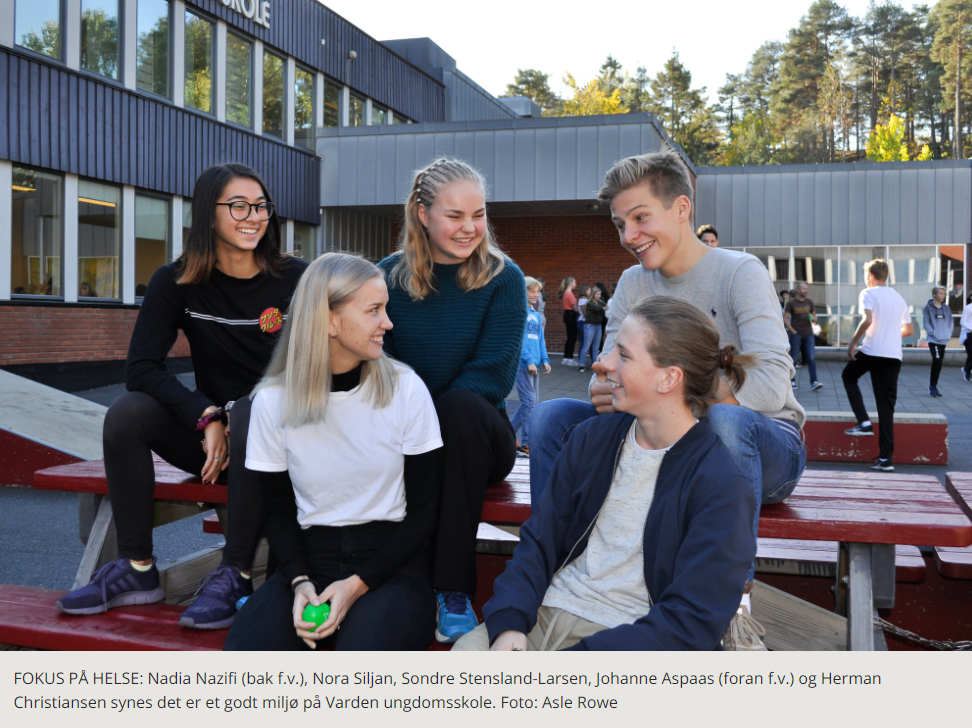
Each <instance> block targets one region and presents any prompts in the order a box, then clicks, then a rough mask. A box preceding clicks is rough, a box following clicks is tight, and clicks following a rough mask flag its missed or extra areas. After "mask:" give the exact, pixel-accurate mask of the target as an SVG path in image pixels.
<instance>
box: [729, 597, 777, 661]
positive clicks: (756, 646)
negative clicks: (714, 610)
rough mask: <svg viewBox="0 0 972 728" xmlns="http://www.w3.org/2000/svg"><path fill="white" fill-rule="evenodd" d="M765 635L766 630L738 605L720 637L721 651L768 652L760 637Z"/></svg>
mask: <svg viewBox="0 0 972 728" xmlns="http://www.w3.org/2000/svg"><path fill="white" fill-rule="evenodd" d="M765 634H766V628H765V627H763V625H761V624H760V623H759V622H757V621H756V620H755V619H753V615H751V614H750V613H749V610H748V609H746V607H744V606H742V605H739V609H737V610H736V615H735V616H734V617H733V618H732V621H731V622H730V623H729V627H728V628H727V629H726V633H725V634H724V635H722V649H724V650H735V651H739V652H742V651H746V652H768V651H769V650H767V649H766V645H764V644H763V640H761V639H760V637H762V636H764V635H765Z"/></svg>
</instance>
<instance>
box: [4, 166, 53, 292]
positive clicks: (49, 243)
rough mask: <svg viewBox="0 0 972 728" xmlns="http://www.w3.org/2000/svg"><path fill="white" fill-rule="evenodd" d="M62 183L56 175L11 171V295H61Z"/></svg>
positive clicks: (19, 170) (23, 168) (23, 169)
mask: <svg viewBox="0 0 972 728" xmlns="http://www.w3.org/2000/svg"><path fill="white" fill-rule="evenodd" d="M62 184H63V183H62V180H61V178H60V177H58V176H57V175H55V174H48V173H47V172H38V171H36V170H33V169H27V168H26V167H14V168H13V186H12V190H11V192H12V196H13V200H12V203H13V205H12V208H11V209H12V212H13V215H12V216H11V217H12V220H11V226H12V230H11V232H12V235H11V241H12V245H11V249H10V250H11V252H10V257H11V260H10V263H11V265H10V273H11V281H10V283H11V290H12V291H13V293H14V295H33V296H60V295H61V250H62V243H63V239H64V238H63V226H62V208H63V201H64V192H63V188H62Z"/></svg>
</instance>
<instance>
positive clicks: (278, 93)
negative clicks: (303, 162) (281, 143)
mask: <svg viewBox="0 0 972 728" xmlns="http://www.w3.org/2000/svg"><path fill="white" fill-rule="evenodd" d="M283 88H284V60H283V58H280V56H275V55H273V53H267V52H264V54H263V131H264V132H265V133H266V134H272V135H273V136H275V137H277V138H278V139H283V136H284V128H283V127H284V98H283Z"/></svg>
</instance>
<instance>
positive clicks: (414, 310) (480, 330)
mask: <svg viewBox="0 0 972 728" xmlns="http://www.w3.org/2000/svg"><path fill="white" fill-rule="evenodd" d="M398 255H399V254H395V255H391V256H389V257H387V258H385V259H384V260H383V261H381V263H379V264H378V266H379V267H380V268H381V269H382V270H383V271H384V272H385V280H386V282H387V283H388V317H389V318H390V319H391V321H392V324H393V325H394V328H393V329H392V330H391V331H389V332H387V333H386V334H385V353H386V354H388V355H389V356H391V357H394V358H395V359H398V360H399V361H402V362H405V363H406V364H408V365H409V366H410V367H412V368H413V369H414V370H415V371H416V373H417V374H418V375H419V376H420V377H421V378H422V381H423V382H425V386H427V387H428V388H429V392H431V393H432V397H433V398H434V397H438V396H439V395H440V394H442V393H443V392H447V391H449V390H452V389H464V390H467V391H469V392H475V393H476V394H478V395H480V396H481V397H483V399H485V400H486V401H487V402H489V403H490V404H492V405H493V406H494V407H496V408H497V409H500V410H505V409H506V395H507V394H509V393H510V390H511V389H512V388H513V382H514V380H515V379H516V370H517V366H518V365H519V361H520V345H521V343H522V341H523V325H524V321H525V318H526V287H525V283H524V281H523V273H521V272H520V269H519V268H517V266H516V264H515V263H513V261H511V260H507V261H506V265H505V266H504V268H503V270H502V272H501V273H500V274H499V275H498V276H496V277H495V278H493V280H491V281H490V282H489V283H488V284H487V285H486V286H484V287H483V288H480V289H477V290H475V291H468V292H467V291H463V290H462V289H461V288H459V286H458V284H457V283H456V274H457V273H458V271H459V267H460V265H461V264H456V265H442V264H439V263H436V264H435V266H434V268H433V271H434V274H435V280H434V283H433V285H434V286H435V292H433V293H431V294H430V295H428V296H426V297H425V298H424V299H423V300H421V301H413V300H412V299H411V296H410V295H409V293H408V292H407V291H405V290H403V289H402V288H399V287H398V286H397V285H396V284H395V283H393V282H392V281H391V271H392V268H394V266H395V263H396V262H397V260H398Z"/></svg>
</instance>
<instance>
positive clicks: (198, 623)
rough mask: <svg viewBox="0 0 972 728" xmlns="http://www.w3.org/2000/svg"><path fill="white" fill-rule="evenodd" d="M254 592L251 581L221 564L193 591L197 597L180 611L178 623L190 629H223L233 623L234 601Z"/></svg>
mask: <svg viewBox="0 0 972 728" xmlns="http://www.w3.org/2000/svg"><path fill="white" fill-rule="evenodd" d="M251 594H253V581H252V580H251V579H244V578H243V577H242V575H241V574H240V570H239V569H237V568H236V567H235V566H220V567H219V568H217V569H216V571H213V572H211V573H210V574H209V575H208V576H207V577H206V578H205V579H203V580H202V583H201V584H200V585H199V589H197V590H196V600H195V601H194V602H193V603H192V604H190V605H189V608H188V609H187V610H186V611H184V612H183V613H182V616H181V617H180V618H179V624H181V625H182V626H183V627H192V628H193V629H223V628H224V627H229V626H230V625H231V624H232V623H233V617H235V616H236V603H237V602H238V601H239V600H240V599H242V598H243V597H248V596H250V595H251Z"/></svg>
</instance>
